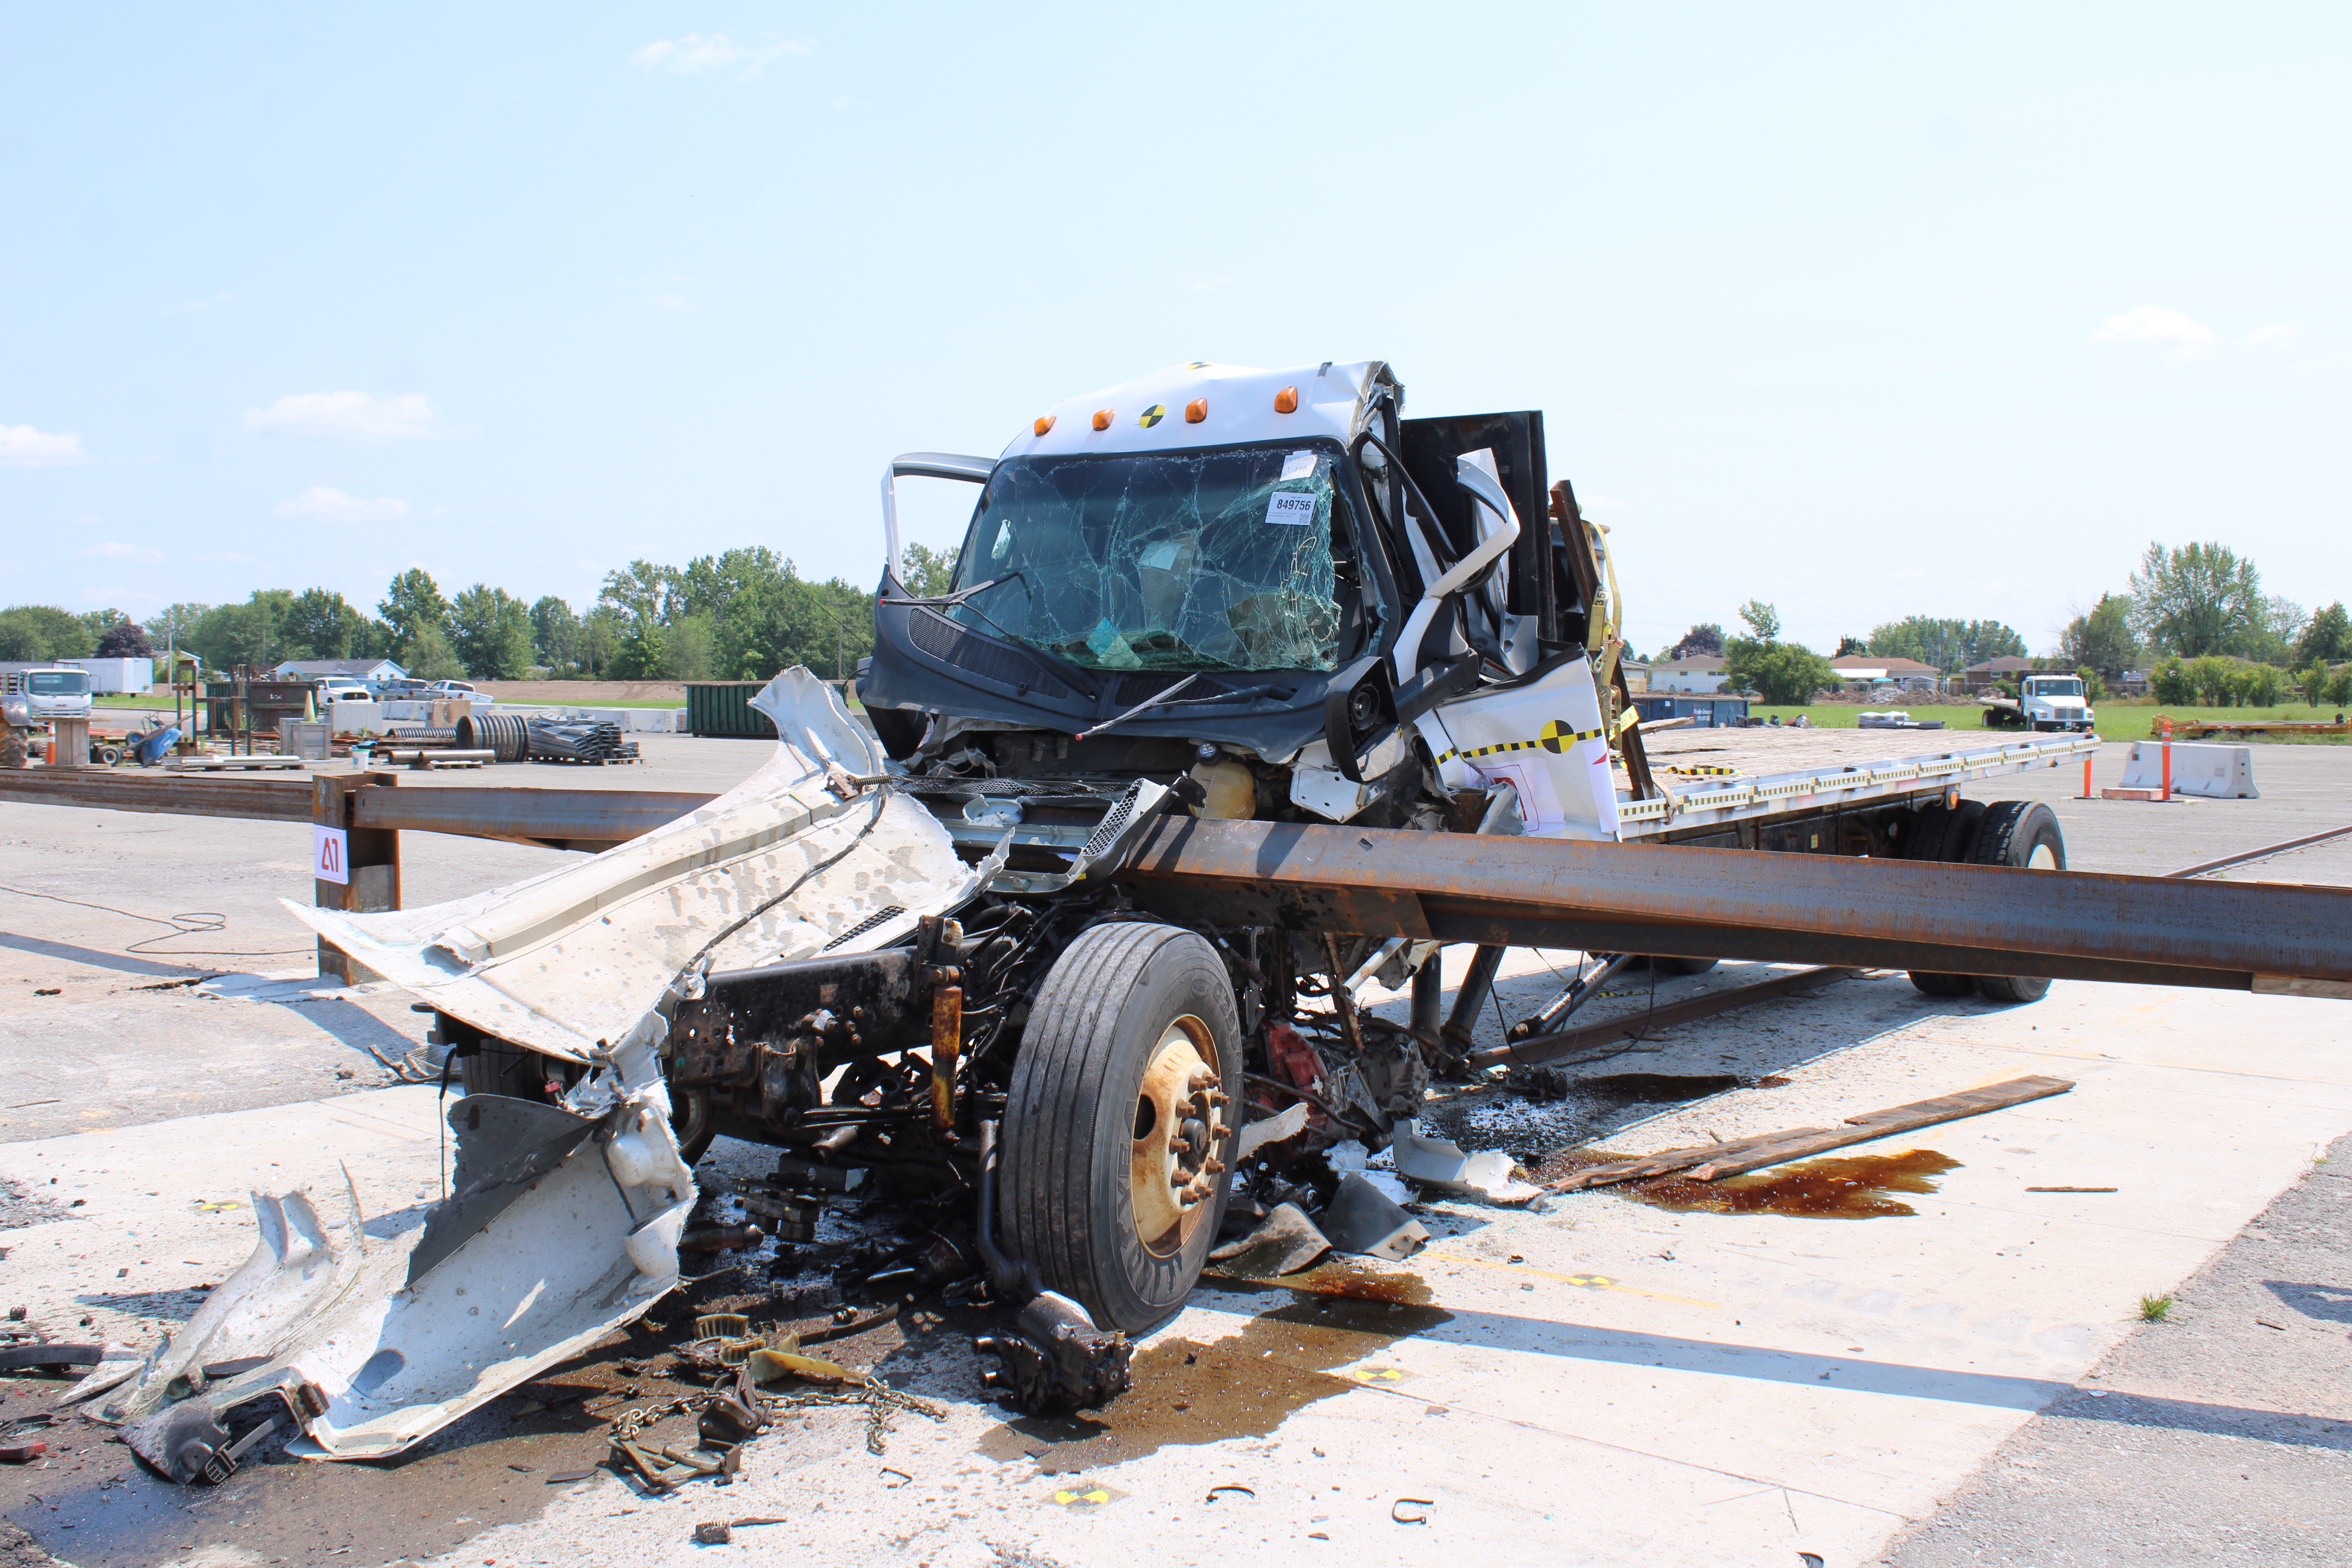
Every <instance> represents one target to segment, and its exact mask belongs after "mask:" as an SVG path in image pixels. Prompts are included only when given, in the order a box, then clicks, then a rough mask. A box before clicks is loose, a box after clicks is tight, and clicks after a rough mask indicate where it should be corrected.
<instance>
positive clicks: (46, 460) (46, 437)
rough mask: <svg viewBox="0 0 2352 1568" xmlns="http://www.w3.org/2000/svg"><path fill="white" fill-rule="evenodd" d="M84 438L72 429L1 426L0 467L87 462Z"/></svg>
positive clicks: (28, 466) (40, 466)
mask: <svg viewBox="0 0 2352 1568" xmlns="http://www.w3.org/2000/svg"><path fill="white" fill-rule="evenodd" d="M88 461H89V453H88V452H85V451H83V450H82V449H81V437H79V436H77V435H74V434H73V433H72V432H71V431H59V432H51V431H47V430H36V429H34V428H33V427H32V426H30V425H0V466H5V467H7V468H43V467H47V466H48V465H52V464H57V463H87V462H88Z"/></svg>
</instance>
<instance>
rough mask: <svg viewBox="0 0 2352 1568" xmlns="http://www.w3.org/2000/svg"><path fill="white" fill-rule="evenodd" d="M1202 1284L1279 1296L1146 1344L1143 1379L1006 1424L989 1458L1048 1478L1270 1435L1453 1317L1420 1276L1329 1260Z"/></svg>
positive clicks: (989, 1445) (991, 1438) (990, 1443)
mask: <svg viewBox="0 0 2352 1568" xmlns="http://www.w3.org/2000/svg"><path fill="white" fill-rule="evenodd" d="M1201 1283H1202V1289H1204V1290H1213V1291H1218V1292H1222V1293H1225V1294H1230V1295H1236V1296H1252V1297H1256V1298H1259V1299H1261V1300H1271V1302H1272V1305H1271V1306H1270V1308H1269V1310H1266V1311H1264V1312H1261V1313H1259V1314H1257V1315H1256V1316H1255V1317H1253V1318H1250V1319H1249V1320H1247V1321H1245V1322H1244V1325H1243V1327H1242V1330H1241V1331H1240V1332H1239V1333H1237V1334H1234V1335H1232V1336H1230V1337H1228V1338H1225V1339H1221V1340H1215V1341H1213V1342H1206V1343H1203V1342H1199V1341H1195V1340H1189V1339H1164V1340H1160V1341H1159V1342H1155V1343H1153V1344H1150V1345H1149V1346H1147V1347H1145V1348H1144V1349H1143V1350H1142V1351H1140V1352H1138V1353H1137V1355H1136V1357H1135V1363H1134V1380H1135V1381H1134V1386H1133V1388H1131V1389H1130V1390H1129V1392H1128V1393H1126V1394H1121V1395H1120V1396H1119V1397H1118V1399H1117V1400H1115V1401H1113V1402H1112V1403H1111V1404H1110V1405H1108V1406H1107V1407H1105V1408H1104V1409H1102V1410H1100V1411H1095V1412H1088V1413H1085V1414H1082V1415H1076V1416H1068V1417H1062V1418H1058V1419H1045V1418H1042V1417H1031V1418H1024V1419H1021V1420H1016V1421H1012V1422H1008V1423H1006V1424H1005V1425H1004V1426H1000V1427H998V1428H996V1429H995V1430H994V1431H992V1432H991V1433H989V1434H988V1435H987V1436H985V1437H984V1438H983V1439H982V1442H981V1445H980V1448H981V1452H982V1453H983V1454H986V1455H987V1456H988V1457H989V1458H993V1459H997V1460H1001V1461H1011V1460H1017V1459H1020V1458H1024V1457H1025V1458H1033V1459H1034V1460H1035V1462H1036V1464H1037V1467H1038V1468H1039V1469H1040V1470H1042V1471H1044V1472H1045V1473H1046V1474H1048V1475H1066V1474H1069V1473H1072V1472H1076V1471H1079V1470H1087V1469H1092V1468H1097V1467H1099V1466H1104V1465H1115V1464H1118V1463H1120V1462H1122V1461H1124V1460H1128V1459H1133V1458H1140V1457H1141V1456H1143V1455H1146V1454H1150V1453H1152V1452H1154V1451H1155V1450H1157V1449H1160V1448H1163V1447H1171V1446H1182V1445H1189V1444H1199V1443H1214V1442H1218V1441H1220V1440H1222V1439H1223V1438H1227V1437H1263V1436H1266V1435H1267V1434H1269V1433H1271V1432H1272V1431H1273V1430H1274V1429H1275V1428H1276V1427H1277V1426H1281V1425H1282V1423H1283V1422H1284V1420H1286V1418H1287V1417H1288V1416H1289V1415H1291V1414H1292V1413H1293V1412H1295V1411H1297V1410H1301V1409H1304V1408H1305V1407H1306V1406H1307V1405H1312V1404H1314V1403H1316V1402H1317V1401H1318V1400H1323V1399H1329V1398H1332V1397H1334V1396H1336V1395H1338V1394H1345V1393H1346V1392H1348V1391H1349V1389H1351V1388H1361V1387H1362V1386H1364V1385H1363V1384H1361V1383H1360V1382H1358V1381H1357V1380H1356V1379H1354V1378H1352V1377H1349V1376H1346V1375H1344V1374H1342V1373H1339V1372H1338V1371H1337V1370H1336V1369H1338V1368H1340V1367H1345V1366H1349V1365H1352V1364H1353V1363H1358V1362H1360V1361H1362V1360H1364V1359H1365V1358H1366V1357H1368V1356H1370V1355H1373V1354H1375V1353H1376V1352H1380V1351H1381V1350H1384V1349H1386V1348H1387V1347H1388V1346H1390V1345H1392V1344H1394V1343H1395V1342H1397V1341H1399V1340H1401V1339H1404V1338H1407V1337H1409V1336H1411V1335H1413V1334H1417V1333H1421V1332H1423V1331H1426V1330H1429V1329H1432V1328H1434V1327H1436V1326H1437V1325H1438V1324H1440V1323H1443V1322H1446V1321H1450V1320H1451V1318H1452V1316H1453V1314H1452V1313H1450V1312H1447V1311H1445V1310H1443V1309H1441V1308H1438V1307H1434V1306H1432V1305H1431V1304H1430V1296H1429V1288H1428V1286H1426V1285H1425V1284H1423V1282H1422V1281H1421V1280H1420V1279H1417V1278H1415V1277H1414V1276H1412V1275H1410V1274H1391V1273H1382V1272H1379V1271H1376V1270H1373V1269H1370V1268H1360V1267H1357V1266H1355V1265H1353V1264H1349V1263H1345V1262H1327V1263H1323V1264H1321V1265H1318V1267H1316V1268H1310V1269H1307V1271H1306V1272H1304V1273H1300V1274H1294V1275H1291V1276H1289V1277H1287V1278H1286V1279H1282V1280H1280V1281H1273V1280H1260V1279H1234V1278H1229V1277H1223V1276H1219V1275H1215V1274H1211V1275H1208V1276H1206V1277H1204V1278H1203V1279H1202V1282H1201Z"/></svg>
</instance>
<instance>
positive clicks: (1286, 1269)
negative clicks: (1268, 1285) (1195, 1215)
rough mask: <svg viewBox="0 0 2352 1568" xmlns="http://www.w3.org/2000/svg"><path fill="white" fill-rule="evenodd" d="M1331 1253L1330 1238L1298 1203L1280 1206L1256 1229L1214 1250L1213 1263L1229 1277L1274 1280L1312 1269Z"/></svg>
mask: <svg viewBox="0 0 2352 1568" xmlns="http://www.w3.org/2000/svg"><path fill="white" fill-rule="evenodd" d="M1330 1250H1331V1240H1330V1237H1327V1236H1325V1235H1324V1234H1323V1233H1322V1231H1320V1230H1319V1229H1318V1228H1317V1227H1316V1225H1315V1222H1314V1221H1313V1220H1311V1219H1308V1218H1307V1211H1306V1210H1304V1209H1302V1208H1300V1207H1299V1206H1298V1205H1297V1204H1276V1205H1275V1206H1274V1212H1273V1213H1271V1214H1269V1215H1266V1216H1265V1220H1264V1221H1263V1222H1261V1223H1260V1224H1259V1226H1258V1227H1257V1228H1256V1229H1255V1230H1253V1231H1251V1232H1250V1233H1249V1234H1248V1235H1247V1236H1245V1237H1241V1238H1240V1239H1238V1240H1234V1241H1229V1242H1226V1243H1225V1244H1224V1245H1223V1246H1222V1247H1215V1248H1213V1249H1212V1250H1211V1251H1210V1253H1209V1261H1210V1262H1212V1263H1213V1264H1215V1265H1216V1266H1217V1267H1218V1268H1219V1269H1220V1270H1222V1271H1223V1272H1224V1273H1227V1274H1238V1275H1240V1276H1242V1277H1243V1278H1244V1279H1274V1278H1276V1276H1278V1275H1283V1274H1296V1273H1297V1272H1298V1271H1299V1270H1300V1269H1302V1268H1309V1267H1311V1266H1312V1265H1313V1264H1314V1262H1315V1260H1316V1259H1317V1258H1321V1257H1322V1256H1323V1255H1324V1254H1325V1253H1327V1252H1328V1251H1330Z"/></svg>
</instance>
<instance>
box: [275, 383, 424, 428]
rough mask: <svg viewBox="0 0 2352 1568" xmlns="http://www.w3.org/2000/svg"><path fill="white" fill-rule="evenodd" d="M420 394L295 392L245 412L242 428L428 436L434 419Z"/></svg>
mask: <svg viewBox="0 0 2352 1568" xmlns="http://www.w3.org/2000/svg"><path fill="white" fill-rule="evenodd" d="M440 418H441V416H440V415H439V414H437V413H436V412H435V410H434V407H433V402H432V400H431V399H430V398H428V397H426V396H425V395H423V394H422V393H415V392H412V393H407V394H405V395H402V396H399V397H371V396H369V395H367V394H366V393H364V392H301V393H296V394H294V395H292V396H289V397H281V398H279V399H278V401H277V402H275V403H273V404H271V405H269V406H268V407H267V408H248V409H247V410H246V411H245V427H246V428H247V429H248V430H275V431H278V432H280V433H282V434H285V435H289V436H382V437H403V436H430V435H432V434H433V433H434V431H435V430H436V427H437V426H438V425H439V423H440Z"/></svg>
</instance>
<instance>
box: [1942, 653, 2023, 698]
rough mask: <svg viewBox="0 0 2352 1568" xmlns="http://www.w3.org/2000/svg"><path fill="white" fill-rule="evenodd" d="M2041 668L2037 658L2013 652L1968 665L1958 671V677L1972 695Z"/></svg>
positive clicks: (2010, 681) (2012, 682)
mask: <svg viewBox="0 0 2352 1568" xmlns="http://www.w3.org/2000/svg"><path fill="white" fill-rule="evenodd" d="M2040 668H2042V662H2041V660H2039V659H2032V658H2020V657H2019V656H2018V655H2016V654H2013V653H2011V654H2003V655H2002V656H2001V657H2000V658H1989V659H1987V660H1985V661H1984V662H1983V663H1982V664H1972V665H1970V666H1969V667H1968V668H1966V669H1964V670H1962V671H1960V679H1961V680H1962V681H1963V682H1965V683H1966V685H1967V686H1968V689H1969V694H1970V695H1971V696H1973V695H1974V694H1976V693H1977V692H1979V691H1990V689H1992V688H1994V687H1996V686H1999V685H2000V684H2001V683H2003V682H2004V681H2006V682H2009V683H2011V684H2014V683H2015V682H2016V680H2017V678H2018V677H2019V676H2021V675H2024V674H2027V673H2030V672H2031V671H2033V670H2037V669H2040Z"/></svg>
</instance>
